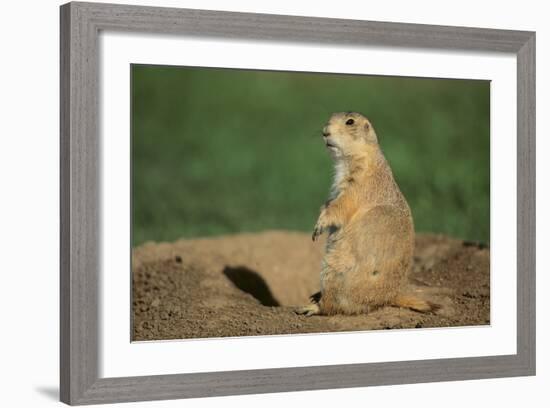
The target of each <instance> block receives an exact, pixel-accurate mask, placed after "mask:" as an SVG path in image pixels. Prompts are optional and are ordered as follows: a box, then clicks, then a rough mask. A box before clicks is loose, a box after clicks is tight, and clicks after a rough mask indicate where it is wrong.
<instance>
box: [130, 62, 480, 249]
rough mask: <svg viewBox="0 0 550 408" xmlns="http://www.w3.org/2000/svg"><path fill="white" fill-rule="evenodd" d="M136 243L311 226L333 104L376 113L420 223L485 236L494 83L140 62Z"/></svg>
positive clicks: (327, 179) (135, 77)
mask: <svg viewBox="0 0 550 408" xmlns="http://www.w3.org/2000/svg"><path fill="white" fill-rule="evenodd" d="M131 70H132V217H133V220H132V221H133V223H132V226H133V231H132V232H133V236H132V242H133V245H138V244H140V243H142V242H144V241H148V240H155V241H171V240H175V239H178V238H182V237H197V236H212V235H218V234H228V233H237V232H242V231H261V230H266V229H290V230H301V231H308V232H309V231H311V229H312V227H313V225H314V223H315V221H316V219H317V215H318V211H319V207H320V206H321V205H322V203H323V202H324V201H325V200H326V198H327V195H328V190H329V186H330V183H331V177H332V164H331V160H330V158H329V156H328V154H327V152H326V150H325V148H324V145H323V143H322V138H321V129H322V127H323V125H324V124H325V122H326V121H327V119H328V117H329V116H330V114H331V113H332V112H337V111H358V112H361V113H364V114H365V115H366V116H367V117H369V118H370V120H371V121H372V123H373V125H374V127H375V129H376V131H377V134H378V137H379V141H380V144H381V146H382V149H383V151H384V153H385V155H386V158H387V159H388V161H389V162H390V165H391V167H392V169H393V172H394V176H395V178H396V180H397V183H398V184H399V186H400V187H401V190H402V191H403V193H404V195H405V197H406V198H407V200H408V202H409V204H410V206H411V208H412V212H413V216H414V220H415V226H416V230H417V231H420V232H436V233H445V234H448V235H451V236H455V237H459V238H463V239H468V240H476V241H481V242H488V241H489V113H490V90H489V86H490V85H489V82H487V81H466V80H444V79H420V78H402V77H374V76H351V75H328V74H310V73H287V72H266V71H263V72H262V71H246V70H228V69H204V68H184V67H163V66H142V65H132V67H131Z"/></svg>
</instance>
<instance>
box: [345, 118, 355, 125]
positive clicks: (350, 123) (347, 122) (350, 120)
mask: <svg viewBox="0 0 550 408" xmlns="http://www.w3.org/2000/svg"><path fill="white" fill-rule="evenodd" d="M354 123H355V121H354V120H353V119H348V120H346V125H348V126H350V125H353V124H354Z"/></svg>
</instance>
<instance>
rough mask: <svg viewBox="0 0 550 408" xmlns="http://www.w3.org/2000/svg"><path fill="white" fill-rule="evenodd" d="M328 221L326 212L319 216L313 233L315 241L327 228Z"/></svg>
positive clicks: (312, 236) (312, 237)
mask: <svg viewBox="0 0 550 408" xmlns="http://www.w3.org/2000/svg"><path fill="white" fill-rule="evenodd" d="M328 226H329V225H328V223H327V222H326V218H325V216H324V212H322V213H321V215H320V216H319V219H318V220H317V224H315V227H314V228H313V234H311V239H312V240H313V241H315V240H316V239H317V238H318V237H319V236H320V235H321V234H322V233H323V232H324V231H325V230H326V229H327V228H328Z"/></svg>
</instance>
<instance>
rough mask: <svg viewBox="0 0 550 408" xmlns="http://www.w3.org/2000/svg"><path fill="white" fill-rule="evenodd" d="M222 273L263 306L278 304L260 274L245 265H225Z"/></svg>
mask: <svg viewBox="0 0 550 408" xmlns="http://www.w3.org/2000/svg"><path fill="white" fill-rule="evenodd" d="M223 274H224V275H225V276H227V278H228V279H229V280H230V281H231V282H233V284H234V285H235V286H236V287H237V288H239V289H240V290H242V291H243V292H246V293H249V294H251V295H252V296H254V297H255V298H256V299H258V301H259V302H260V303H261V304H262V305H264V306H280V304H279V302H278V301H277V299H275V297H274V296H273V294H272V293H271V290H270V289H269V286H267V283H266V281H265V280H264V278H262V277H261V276H260V274H259V273H258V272H256V271H253V270H252V269H249V268H247V267H246V266H236V267H232V266H226V267H225V268H224V269H223Z"/></svg>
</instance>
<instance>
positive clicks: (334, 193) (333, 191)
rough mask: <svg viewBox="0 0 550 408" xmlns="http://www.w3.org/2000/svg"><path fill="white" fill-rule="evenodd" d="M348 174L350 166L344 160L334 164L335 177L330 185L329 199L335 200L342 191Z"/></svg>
mask: <svg viewBox="0 0 550 408" xmlns="http://www.w3.org/2000/svg"><path fill="white" fill-rule="evenodd" d="M347 176H348V168H347V166H346V164H345V163H344V162H337V163H335V164H334V178H333V180H332V185H331V187H330V194H329V200H334V199H335V198H336V197H338V196H339V195H340V193H341V192H342V188H343V185H344V182H345V179H346V177H347Z"/></svg>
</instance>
